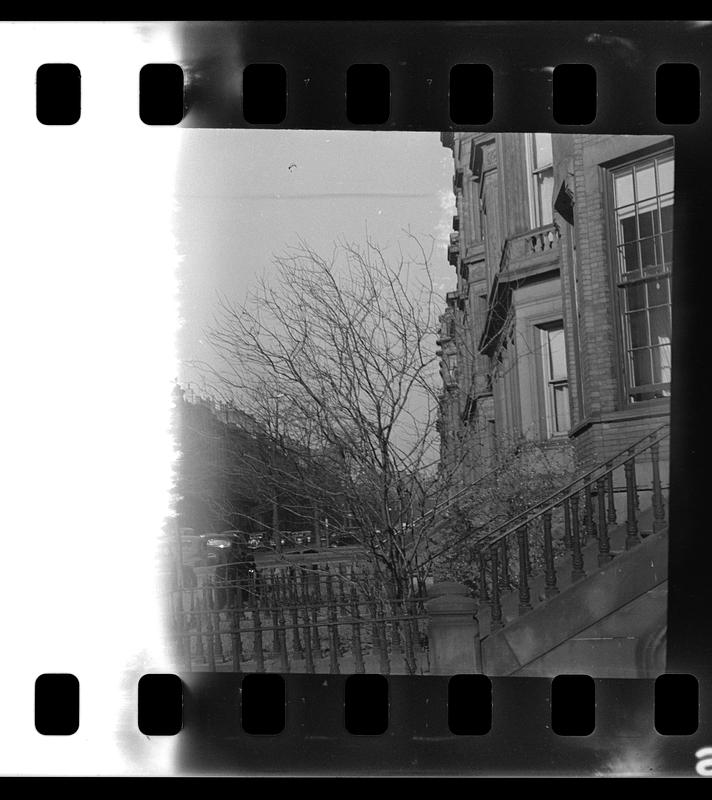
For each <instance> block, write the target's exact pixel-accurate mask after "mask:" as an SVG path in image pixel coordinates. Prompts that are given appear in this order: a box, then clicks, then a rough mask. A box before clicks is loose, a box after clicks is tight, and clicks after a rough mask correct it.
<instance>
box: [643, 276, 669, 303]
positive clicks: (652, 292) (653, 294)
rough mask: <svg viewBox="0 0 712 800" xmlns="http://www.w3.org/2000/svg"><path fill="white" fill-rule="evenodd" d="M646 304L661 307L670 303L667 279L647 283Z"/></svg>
mask: <svg viewBox="0 0 712 800" xmlns="http://www.w3.org/2000/svg"><path fill="white" fill-rule="evenodd" d="M648 303H649V305H651V306H662V305H668V304H669V303H670V280H669V278H661V279H660V280H659V281H649V282H648Z"/></svg>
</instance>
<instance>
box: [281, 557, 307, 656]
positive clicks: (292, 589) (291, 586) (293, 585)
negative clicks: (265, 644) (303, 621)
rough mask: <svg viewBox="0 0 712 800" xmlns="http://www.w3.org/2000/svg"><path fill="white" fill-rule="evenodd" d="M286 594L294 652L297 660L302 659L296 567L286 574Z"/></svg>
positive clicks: (302, 648)
mask: <svg viewBox="0 0 712 800" xmlns="http://www.w3.org/2000/svg"><path fill="white" fill-rule="evenodd" d="M284 582H285V587H286V589H287V591H286V594H287V595H288V597H289V610H290V615H291V618H292V626H291V627H292V648H293V650H294V657H295V658H302V657H303V656H304V647H303V646H302V637H301V636H300V634H299V587H298V584H297V570H296V567H290V569H289V571H288V572H285V574H284Z"/></svg>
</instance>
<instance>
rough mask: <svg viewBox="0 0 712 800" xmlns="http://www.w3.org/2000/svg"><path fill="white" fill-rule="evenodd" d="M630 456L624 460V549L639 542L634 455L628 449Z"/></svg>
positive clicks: (628, 548)
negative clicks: (626, 505)
mask: <svg viewBox="0 0 712 800" xmlns="http://www.w3.org/2000/svg"><path fill="white" fill-rule="evenodd" d="M629 453H630V458H629V459H628V460H627V461H626V462H625V467H624V469H625V488H626V499H627V502H628V519H627V520H626V537H625V549H626V550H630V549H631V548H632V547H635V546H636V545H637V544H640V541H641V540H640V534H639V533H638V519H637V514H636V509H637V503H636V499H637V498H636V496H637V494H638V492H637V487H636V476H635V457H634V456H633V451H632V450H630V451H629Z"/></svg>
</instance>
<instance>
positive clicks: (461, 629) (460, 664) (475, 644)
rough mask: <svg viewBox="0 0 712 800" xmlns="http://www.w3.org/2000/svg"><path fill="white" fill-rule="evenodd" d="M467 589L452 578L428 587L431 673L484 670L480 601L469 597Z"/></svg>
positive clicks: (441, 673) (445, 673)
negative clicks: (476, 614) (481, 647)
mask: <svg viewBox="0 0 712 800" xmlns="http://www.w3.org/2000/svg"><path fill="white" fill-rule="evenodd" d="M468 591H469V590H468V588H467V587H466V586H463V585H462V584H461V583H455V582H453V581H443V582H442V583H436V584H434V585H433V586H431V587H430V589H429V590H428V597H430V598H431V599H429V600H427V601H426V603H425V609H426V611H427V612H428V642H429V646H430V673H431V674H432V675H458V674H462V673H472V672H482V658H481V653H480V629H479V625H478V623H477V617H476V616H475V611H476V609H477V602H476V601H475V600H473V599H472V598H471V597H467V594H468Z"/></svg>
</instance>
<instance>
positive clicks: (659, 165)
mask: <svg viewBox="0 0 712 800" xmlns="http://www.w3.org/2000/svg"><path fill="white" fill-rule="evenodd" d="M673 169H674V162H673V156H672V154H670V153H666V154H664V155H660V156H656V157H655V158H650V159H647V160H645V161H640V162H638V163H635V164H632V165H630V166H627V167H625V168H622V169H619V170H616V171H614V173H613V185H614V197H615V215H616V237H617V242H616V245H617V253H618V259H617V260H618V274H617V279H618V280H617V283H618V290H619V293H620V306H621V314H622V317H623V336H624V342H625V344H624V346H625V355H626V358H625V362H626V375H625V377H626V396H627V397H628V400H629V401H630V402H632V403H636V402H641V401H643V400H654V399H656V398H660V397H666V396H669V394H670V379H671V366H672V364H671V352H670V351H671V343H670V340H671V320H670V280H671V274H672V216H673V202H674V195H673V189H674V183H673Z"/></svg>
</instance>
